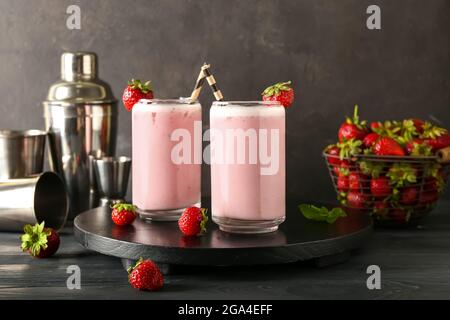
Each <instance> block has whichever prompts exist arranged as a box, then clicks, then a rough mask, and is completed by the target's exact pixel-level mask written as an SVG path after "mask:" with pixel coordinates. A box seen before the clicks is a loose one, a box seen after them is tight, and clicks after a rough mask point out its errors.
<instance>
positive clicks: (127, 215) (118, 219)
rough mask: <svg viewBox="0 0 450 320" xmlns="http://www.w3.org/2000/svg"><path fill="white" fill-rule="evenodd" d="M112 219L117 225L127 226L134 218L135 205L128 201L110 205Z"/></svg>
mask: <svg viewBox="0 0 450 320" xmlns="http://www.w3.org/2000/svg"><path fill="white" fill-rule="evenodd" d="M111 219H112V221H113V222H114V223H115V224H116V225H118V226H127V225H130V224H132V223H133V221H134V220H135V219H136V206H134V205H132V204H129V203H118V204H115V205H113V206H112V212H111Z"/></svg>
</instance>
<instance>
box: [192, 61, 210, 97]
mask: <svg viewBox="0 0 450 320" xmlns="http://www.w3.org/2000/svg"><path fill="white" fill-rule="evenodd" d="M205 67H206V68H209V67H210V66H209V64H208V65H207V64H204V65H203V66H202V68H201V69H200V73H199V75H198V77H197V82H196V83H195V87H194V90H193V91H192V93H191V98H190V100H191V102H194V101H197V99H198V96H199V95H200V91H202V87H203V84H204V83H205V78H206V75H205V73H204V72H203V68H205Z"/></svg>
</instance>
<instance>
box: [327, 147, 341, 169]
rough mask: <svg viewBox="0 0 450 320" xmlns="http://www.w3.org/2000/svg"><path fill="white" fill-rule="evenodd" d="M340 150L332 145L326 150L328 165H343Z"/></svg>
mask: <svg viewBox="0 0 450 320" xmlns="http://www.w3.org/2000/svg"><path fill="white" fill-rule="evenodd" d="M339 151H340V150H339V148H338V147H337V146H336V145H330V146H328V147H326V148H325V153H326V154H327V160H328V163H329V164H331V165H332V166H338V165H340V164H341V159H340V158H339Z"/></svg>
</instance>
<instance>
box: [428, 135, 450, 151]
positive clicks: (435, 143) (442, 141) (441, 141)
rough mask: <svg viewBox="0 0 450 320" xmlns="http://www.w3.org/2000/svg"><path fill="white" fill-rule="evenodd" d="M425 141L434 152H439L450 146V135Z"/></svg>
mask: <svg viewBox="0 0 450 320" xmlns="http://www.w3.org/2000/svg"><path fill="white" fill-rule="evenodd" d="M425 141H426V143H427V144H428V145H429V146H430V147H431V148H432V149H433V151H437V150H439V149H442V148H446V147H448V146H450V134H448V133H444V134H442V135H440V136H438V137H436V138H434V139H426V140H425Z"/></svg>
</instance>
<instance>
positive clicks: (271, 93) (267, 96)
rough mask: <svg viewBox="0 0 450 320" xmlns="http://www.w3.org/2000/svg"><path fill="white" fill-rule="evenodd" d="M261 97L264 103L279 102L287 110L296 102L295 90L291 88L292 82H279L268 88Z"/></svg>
mask: <svg viewBox="0 0 450 320" xmlns="http://www.w3.org/2000/svg"><path fill="white" fill-rule="evenodd" d="M261 95H262V99H263V101H278V102H280V103H281V104H282V105H283V107H285V108H289V107H290V106H291V105H292V103H293V102H294V89H292V87H291V81H287V82H279V83H276V84H274V85H273V86H270V87H267V88H266V89H265V90H264V91H263V92H262V93H261Z"/></svg>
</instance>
